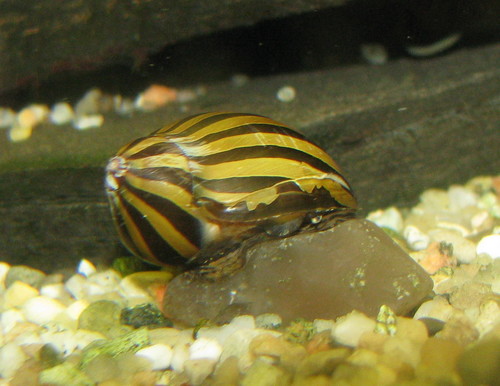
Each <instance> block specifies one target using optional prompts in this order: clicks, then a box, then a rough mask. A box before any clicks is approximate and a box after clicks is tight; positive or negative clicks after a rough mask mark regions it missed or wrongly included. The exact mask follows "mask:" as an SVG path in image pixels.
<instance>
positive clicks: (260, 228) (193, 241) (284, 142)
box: [105, 113, 356, 271]
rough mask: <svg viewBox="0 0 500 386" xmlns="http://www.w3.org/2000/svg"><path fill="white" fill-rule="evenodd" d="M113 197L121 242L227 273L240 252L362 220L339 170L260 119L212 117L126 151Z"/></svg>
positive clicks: (115, 173) (162, 260)
mask: <svg viewBox="0 0 500 386" xmlns="http://www.w3.org/2000/svg"><path fill="white" fill-rule="evenodd" d="M105 186H106V192H107V196H108V200H109V202H110V206H111V211H112V214H113V217H114V221H115V224H116V226H117V228H118V231H119V234H120V237H121V240H122V242H123V243H124V244H125V245H126V246H127V248H128V249H129V250H130V251H131V252H132V253H134V254H135V255H137V256H139V257H141V258H143V259H145V260H147V261H149V262H151V263H153V264H157V265H181V266H185V267H199V268H201V269H206V270H210V269H213V270H216V271H219V270H224V269H225V267H228V266H238V265H241V259H240V258H239V255H240V254H239V253H238V250H239V248H240V246H241V245H244V244H245V243H248V242H250V240H257V239H258V238H259V237H265V236H275V237H284V236H287V235H289V234H291V233H293V232H296V231H299V230H302V229H315V228H321V227H324V226H326V224H327V223H329V222H330V221H331V219H334V218H337V219H341V218H344V217H348V216H350V215H352V214H353V213H354V212H355V209H356V200H355V198H354V196H353V194H352V191H351V188H350V186H349V184H348V183H347V181H346V180H345V178H344V177H343V176H342V174H341V173H340V171H339V168H338V166H337V164H336V163H335V161H333V159H332V158H331V157H330V156H329V155H328V154H327V153H326V152H325V151H323V150H322V149H321V148H319V147H318V146H317V145H315V144H313V143H312V142H310V141H309V140H307V139H305V138H304V136H303V135H302V134H300V133H298V132H297V131H295V130H293V129H291V128H289V127H287V126H285V125H283V124H281V123H278V122H276V121H273V120H271V119H269V118H266V117H262V116H259V115H251V114H238V113H205V114H199V115H195V116H192V117H188V118H185V119H182V120H180V121H177V122H175V123H173V124H171V125H168V126H165V127H163V128H161V129H159V130H157V131H155V132H153V133H152V134H151V135H149V136H147V137H143V138H139V139H137V140H135V141H133V142H131V143H130V144H128V145H126V146H124V147H123V148H121V149H120V150H119V151H118V153H117V154H116V156H115V157H113V158H111V159H110V160H109V162H108V165H107V167H106V178H105Z"/></svg>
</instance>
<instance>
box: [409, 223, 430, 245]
mask: <svg viewBox="0 0 500 386" xmlns="http://www.w3.org/2000/svg"><path fill="white" fill-rule="evenodd" d="M403 236H404V238H405V239H406V242H407V243H408V246H409V247H410V248H411V249H413V250H414V251H421V250H422V249H425V248H427V247H428V246H429V241H430V238H429V236H427V235H426V234H425V233H423V232H422V231H421V230H420V229H418V228H417V227H416V226H413V225H407V226H406V227H405V229H404V232H403Z"/></svg>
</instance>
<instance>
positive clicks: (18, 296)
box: [3, 281, 39, 309]
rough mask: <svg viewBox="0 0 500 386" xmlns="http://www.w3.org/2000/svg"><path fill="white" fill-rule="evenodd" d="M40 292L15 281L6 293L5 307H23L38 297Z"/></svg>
mask: <svg viewBox="0 0 500 386" xmlns="http://www.w3.org/2000/svg"><path fill="white" fill-rule="evenodd" d="M38 294H39V293H38V290H37V289H36V288H33V287H32V286H30V285H29V284H26V283H24V282H22V281H15V282H14V283H12V285H10V286H9V288H7V290H6V291H5V293H4V295H3V296H4V298H3V301H4V307H5V308H7V309H9V308H13V307H19V306H22V305H23V304H24V303H25V302H26V301H28V300H29V299H32V298H34V297H36V296H38Z"/></svg>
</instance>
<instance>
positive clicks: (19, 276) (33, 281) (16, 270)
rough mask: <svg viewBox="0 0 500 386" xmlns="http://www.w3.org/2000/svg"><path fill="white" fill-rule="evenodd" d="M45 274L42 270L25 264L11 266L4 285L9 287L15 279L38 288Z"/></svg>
mask: <svg viewBox="0 0 500 386" xmlns="http://www.w3.org/2000/svg"><path fill="white" fill-rule="evenodd" d="M45 277H46V275H45V273H43V272H42V271H40V270H38V269H35V268H31V267H28V266H26V265H14V266H12V267H11V268H10V269H9V270H8V272H7V274H6V277H5V286H6V287H9V286H10V285H11V284H12V283H14V282H15V281H18V280H19V281H22V282H23V283H26V284H29V285H31V286H32V287H35V288H39V287H40V284H41V283H42V281H43V280H44V279H45Z"/></svg>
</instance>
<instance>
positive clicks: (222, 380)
mask: <svg viewBox="0 0 500 386" xmlns="http://www.w3.org/2000/svg"><path fill="white" fill-rule="evenodd" d="M239 378H240V370H239V368H238V358H236V357H234V356H232V357H229V358H227V359H226V360H225V361H223V362H222V363H221V364H220V365H219V366H217V368H216V370H215V373H214V375H213V376H212V382H213V383H212V384H213V386H226V385H237V384H238V380H239Z"/></svg>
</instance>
